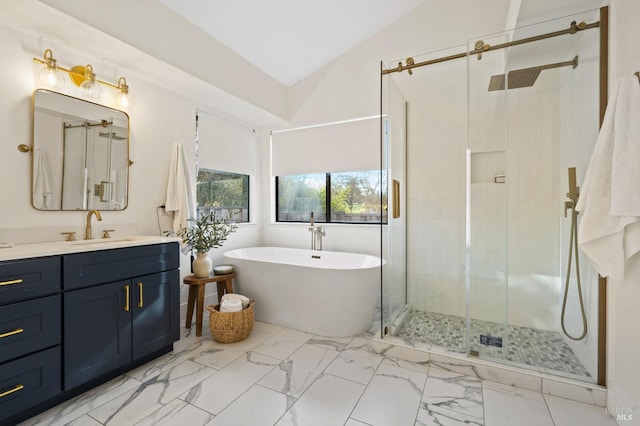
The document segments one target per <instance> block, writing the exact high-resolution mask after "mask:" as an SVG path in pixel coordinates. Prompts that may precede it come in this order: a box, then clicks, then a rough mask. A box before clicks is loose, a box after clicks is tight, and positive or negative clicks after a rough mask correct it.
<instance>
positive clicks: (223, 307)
mask: <svg viewBox="0 0 640 426" xmlns="http://www.w3.org/2000/svg"><path fill="white" fill-rule="evenodd" d="M241 310H242V301H240V299H231V300H223V301H222V302H221V303H220V312H238V311H241Z"/></svg>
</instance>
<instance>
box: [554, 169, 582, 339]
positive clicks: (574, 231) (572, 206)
mask: <svg viewBox="0 0 640 426" xmlns="http://www.w3.org/2000/svg"><path fill="white" fill-rule="evenodd" d="M579 196H580V190H579V188H578V185H577V183H576V168H575V167H569V192H567V197H568V198H569V200H567V201H565V202H564V217H567V210H571V236H570V237H569V260H568V262H567V278H566V280H565V283H564V297H563V299H562V313H561V314H560V325H561V326H562V331H563V332H564V334H565V335H566V336H567V337H568V338H569V339H571V340H582V339H584V338H585V337H586V335H587V316H586V315H585V312H584V300H582V283H581V280H580V264H579V263H578V257H579V253H578V211H577V210H576V204H577V203H578V197H579ZM574 250H575V258H576V281H577V285H578V299H579V300H580V313H581V315H582V334H581V335H580V336H578V337H575V336H572V335H570V334H569V333H568V332H567V330H566V328H565V326H564V316H565V310H566V308H567V295H568V294H569V279H570V278H571V260H572V258H573V257H574V256H573V254H574Z"/></svg>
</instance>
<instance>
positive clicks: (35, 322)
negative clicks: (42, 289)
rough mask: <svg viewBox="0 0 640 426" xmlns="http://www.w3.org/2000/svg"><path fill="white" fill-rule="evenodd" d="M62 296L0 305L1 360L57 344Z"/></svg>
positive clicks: (58, 342) (58, 341) (58, 340)
mask: <svg viewBox="0 0 640 426" xmlns="http://www.w3.org/2000/svg"><path fill="white" fill-rule="evenodd" d="M60 307H61V296H59V295H55V296H49V297H42V298H39V299H35V300H29V301H27V302H20V303H14V304H12V305H6V306H0V363H2V362H5V361H7V360H9V359H12V358H17V357H19V356H22V355H26V354H29V353H32V352H36V351H39V350H40V349H44V348H47V347H49V346H54V345H58V344H60V341H61V338H60V336H61V322H62V318H61V308H60Z"/></svg>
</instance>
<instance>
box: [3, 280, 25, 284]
mask: <svg viewBox="0 0 640 426" xmlns="http://www.w3.org/2000/svg"><path fill="white" fill-rule="evenodd" d="M20 283H22V279H19V280H11V281H3V282H0V285H11V284H20Z"/></svg>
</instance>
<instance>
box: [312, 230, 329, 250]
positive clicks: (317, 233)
mask: <svg viewBox="0 0 640 426" xmlns="http://www.w3.org/2000/svg"><path fill="white" fill-rule="evenodd" d="M309 232H311V250H318V251H321V250H322V237H324V236H325V235H327V234H326V232H325V230H324V226H310V227H309Z"/></svg>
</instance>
